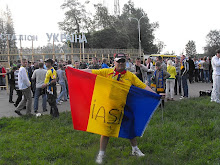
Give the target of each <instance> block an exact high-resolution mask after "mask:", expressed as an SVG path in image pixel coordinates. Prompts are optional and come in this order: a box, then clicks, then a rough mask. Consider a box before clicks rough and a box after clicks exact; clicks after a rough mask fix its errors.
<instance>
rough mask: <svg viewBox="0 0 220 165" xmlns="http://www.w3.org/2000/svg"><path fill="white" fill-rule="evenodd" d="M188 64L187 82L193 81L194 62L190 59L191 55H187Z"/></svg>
mask: <svg viewBox="0 0 220 165" xmlns="http://www.w3.org/2000/svg"><path fill="white" fill-rule="evenodd" d="M188 64H189V71H188V74H189V83H190V84H191V83H193V82H194V80H193V74H194V71H195V64H194V62H193V60H192V59H191V57H189V59H188Z"/></svg>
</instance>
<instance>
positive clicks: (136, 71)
mask: <svg viewBox="0 0 220 165" xmlns="http://www.w3.org/2000/svg"><path fill="white" fill-rule="evenodd" d="M219 58H220V49H219V50H217V51H216V56H214V57H213V58H212V62H211V59H209V58H207V57H204V58H201V59H199V60H198V59H196V58H194V59H193V60H192V59H191V58H186V56H185V55H181V57H180V58H175V59H162V57H161V56H158V57H157V58H156V61H155V65H154V64H153V62H152V59H151V58H148V59H146V60H145V61H142V60H141V59H140V58H136V59H135V62H134V63H133V62H132V59H130V58H129V57H128V56H127V55H125V54H123V53H119V54H115V55H114V60H110V61H108V60H107V59H103V60H102V61H100V60H98V59H97V58H96V57H93V58H92V62H91V63H86V62H79V61H75V62H74V64H72V62H71V61H70V60H69V61H63V60H61V61H59V62H58V61H57V60H55V61H53V60H52V59H48V60H46V61H42V60H39V61H35V62H30V61H27V60H26V59H22V61H18V62H15V63H13V64H12V65H11V70H10V71H9V72H7V75H8V80H9V81H8V82H9V85H10V94H9V102H10V103H14V106H15V107H16V109H15V113H17V114H18V115H23V114H21V112H20V111H21V110H22V109H26V115H31V111H32V108H33V109H34V112H35V113H38V102H39V97H40V96H42V108H43V111H44V112H45V111H47V102H48V103H49V105H50V107H51V108H50V114H51V115H52V116H53V117H58V116H59V111H58V107H57V105H60V104H62V102H63V101H68V97H69V96H68V83H67V78H66V75H65V68H67V67H73V68H75V69H82V70H83V71H85V72H89V73H93V74H97V75H101V76H103V75H106V77H107V78H109V79H114V80H117V81H121V82H122V83H124V84H129V85H135V86H137V87H139V88H142V89H145V90H148V91H151V92H156V93H158V94H162V93H165V96H166V99H167V100H168V101H169V100H170V101H173V100H174V95H178V94H179V95H181V97H180V99H185V98H188V90H189V89H188V79H189V82H190V83H194V82H203V83H209V82H212V81H213V92H212V96H211V101H214V102H217V103H220V101H219V94H220V84H219V76H220V60H219ZM2 68H3V67H2V65H1V64H0V71H1V73H3V72H4V73H6V71H5V69H2ZM102 68H105V69H102ZM106 68H108V69H106ZM212 72H213V77H212ZM104 73H108V74H104ZM135 75H136V76H135ZM4 78H5V77H3V75H1V77H0V83H5V81H4ZM212 79H213V80H212ZM57 83H59V85H60V87H61V91H60V93H59V96H58V97H57V86H56V84H57ZM153 89H154V90H153ZM2 90H4V89H3V88H2ZM14 90H15V91H16V92H17V99H16V101H15V102H13V91H14ZM32 98H34V106H33V107H32ZM163 101H164V100H163ZM162 106H164V102H162ZM108 141H109V137H106V136H101V139H100V151H99V154H98V156H97V158H96V162H97V163H99V164H101V163H102V162H103V158H104V156H105V150H106V147H107V144H108ZM130 142H131V145H132V155H136V156H144V154H143V153H142V152H141V150H140V149H139V148H138V147H137V141H136V138H134V139H130Z"/></svg>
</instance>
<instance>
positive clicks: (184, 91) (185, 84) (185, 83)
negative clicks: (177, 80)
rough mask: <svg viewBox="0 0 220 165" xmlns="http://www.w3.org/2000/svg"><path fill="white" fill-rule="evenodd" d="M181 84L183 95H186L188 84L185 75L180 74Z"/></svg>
mask: <svg viewBox="0 0 220 165" xmlns="http://www.w3.org/2000/svg"><path fill="white" fill-rule="evenodd" d="M182 85H183V93H184V95H183V96H184V97H188V84H187V75H186V74H185V75H183V76H182Z"/></svg>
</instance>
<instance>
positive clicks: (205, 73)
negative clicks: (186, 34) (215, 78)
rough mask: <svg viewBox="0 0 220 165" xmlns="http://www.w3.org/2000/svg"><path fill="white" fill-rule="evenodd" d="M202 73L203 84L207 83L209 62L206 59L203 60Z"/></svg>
mask: <svg viewBox="0 0 220 165" xmlns="http://www.w3.org/2000/svg"><path fill="white" fill-rule="evenodd" d="M203 60H204V63H203V73H204V82H206V83H208V82H209V60H207V57H204V58H203Z"/></svg>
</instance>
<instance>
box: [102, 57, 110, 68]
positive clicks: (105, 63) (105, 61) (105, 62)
mask: <svg viewBox="0 0 220 165" xmlns="http://www.w3.org/2000/svg"><path fill="white" fill-rule="evenodd" d="M102 68H109V66H108V65H107V59H106V58H104V59H103V60H102Z"/></svg>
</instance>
